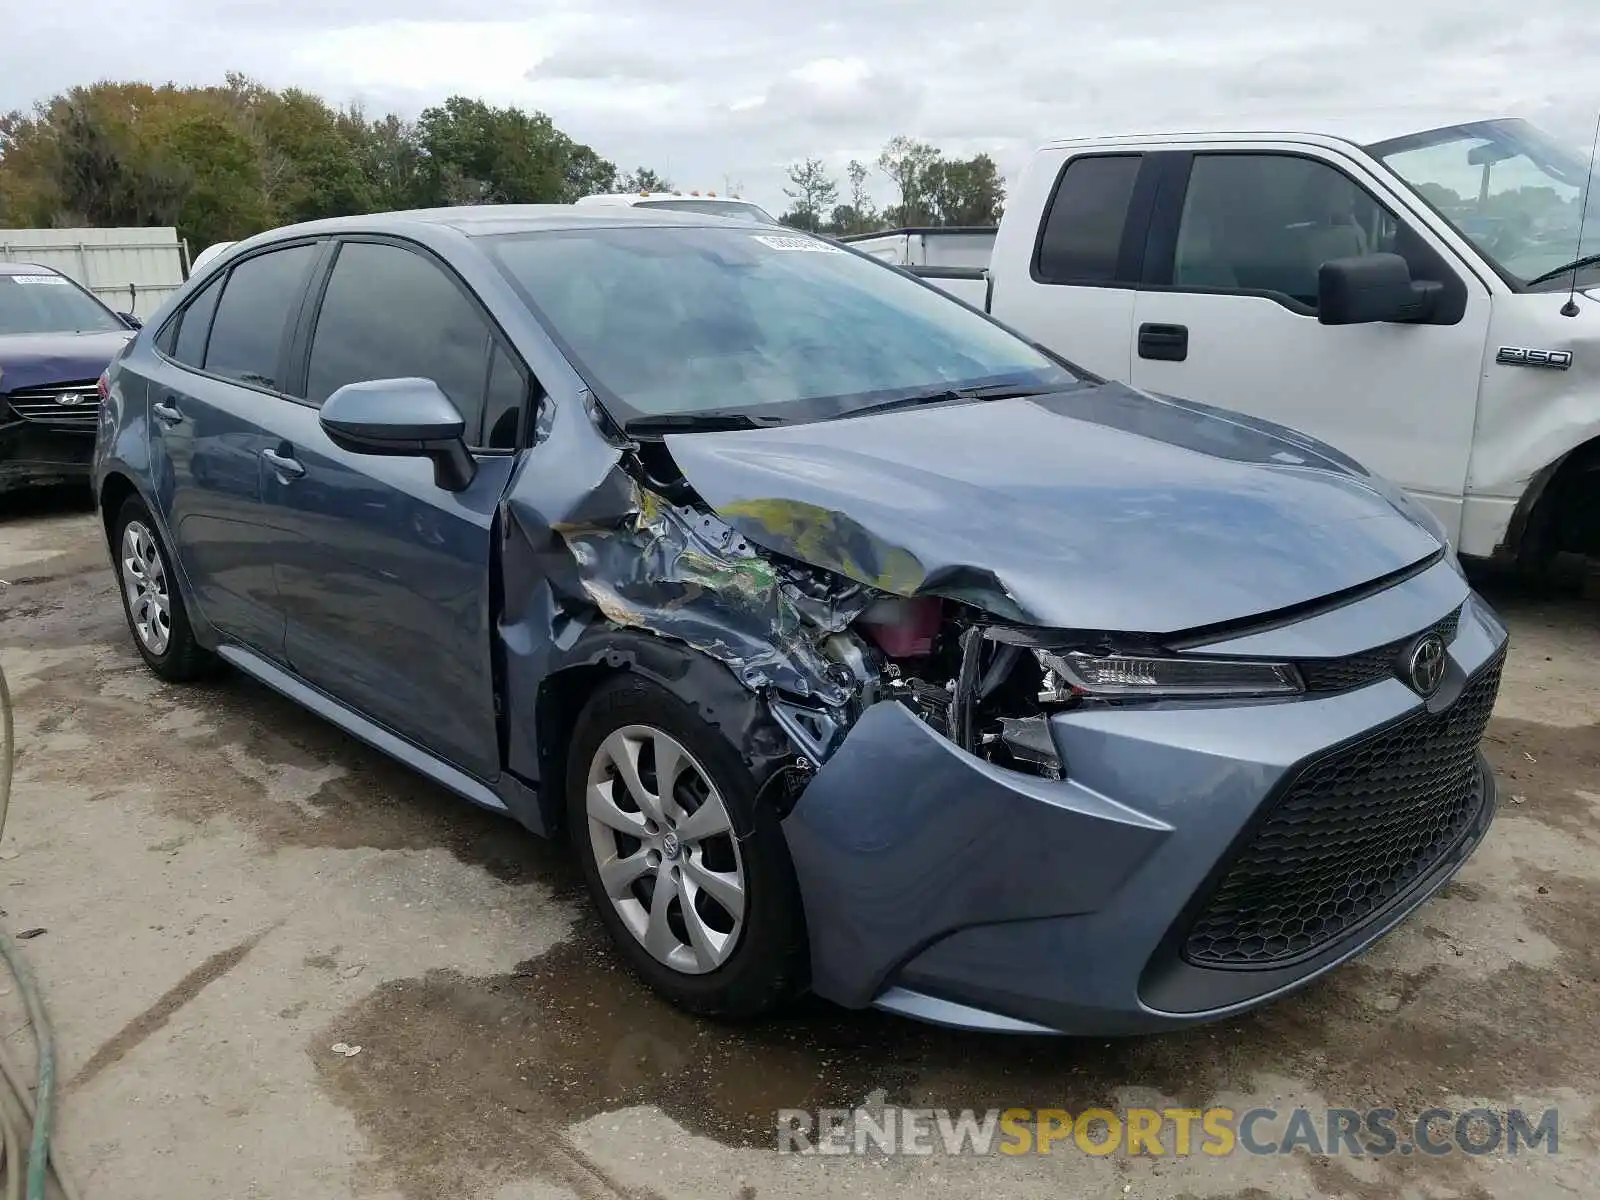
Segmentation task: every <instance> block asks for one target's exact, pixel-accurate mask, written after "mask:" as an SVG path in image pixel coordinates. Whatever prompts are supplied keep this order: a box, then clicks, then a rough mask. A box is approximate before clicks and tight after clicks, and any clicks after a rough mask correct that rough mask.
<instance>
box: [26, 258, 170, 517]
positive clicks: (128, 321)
mask: <svg viewBox="0 0 1600 1200" xmlns="http://www.w3.org/2000/svg"><path fill="white" fill-rule="evenodd" d="M137 328H138V321H137V320H135V319H134V318H133V317H130V316H128V315H126V314H119V313H115V312H112V311H111V310H110V309H109V308H107V307H106V306H105V305H104V304H102V303H100V301H99V300H97V299H95V297H94V295H93V294H92V293H91V292H88V291H86V290H84V289H83V288H82V287H80V286H79V285H78V284H76V283H74V282H73V281H72V280H70V279H68V278H67V277H66V276H65V275H62V274H60V273H58V272H56V271H52V270H50V269H49V268H48V267H40V266H34V265H32V264H29V263H0V493H5V492H9V491H11V490H13V489H15V488H19V487H28V486H32V485H37V484H50V483H65V482H70V481H72V480H87V479H88V477H89V463H90V460H91V458H92V457H93V455H94V433H95V425H96V423H97V422H98V420H99V414H100V396H99V393H98V390H97V381H98V380H99V378H100V375H101V373H102V372H103V371H104V370H105V369H106V367H107V366H108V365H110V362H111V359H112V358H113V357H114V356H115V355H116V353H117V352H118V351H119V350H121V349H122V348H123V346H125V345H126V344H127V341H128V339H129V338H131V337H132V336H133V331H134V330H135V329H137Z"/></svg>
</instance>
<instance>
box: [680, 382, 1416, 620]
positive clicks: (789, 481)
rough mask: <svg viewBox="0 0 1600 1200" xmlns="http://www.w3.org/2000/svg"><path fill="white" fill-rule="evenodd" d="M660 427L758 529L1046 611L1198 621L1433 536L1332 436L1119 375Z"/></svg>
mask: <svg viewBox="0 0 1600 1200" xmlns="http://www.w3.org/2000/svg"><path fill="white" fill-rule="evenodd" d="M666 443H667V448H668V449H669V451H670V452H671V454H672V456H673V458H674V460H675V461H676V462H677V464H678V467H679V469H680V470H681V471H682V472H683V474H684V477H685V478H686V479H687V480H688V482H689V483H690V484H691V485H692V486H693V487H694V488H695V490H696V491H697V492H699V494H700V496H701V497H702V498H703V499H704V500H705V502H706V503H707V504H708V505H709V506H710V507H711V508H712V509H713V510H715V511H716V513H717V514H718V515H719V516H721V517H722V518H723V519H724V520H725V521H727V522H728V523H729V524H731V525H732V526H734V527H735V528H736V529H738V530H739V532H740V533H742V534H744V536H746V537H748V538H749V539H750V540H751V541H752V542H755V543H756V544H757V545H760V546H763V547H766V548H767V549H769V550H774V551H777V552H779V553H783V554H788V555H790V556H792V557H795V558H798V559H801V560H803V561H805V562H808V563H811V564H812V565H814V566H818V567H822V568H825V569H828V570H832V571H837V572H839V573H840V574H843V575H846V576H848V577H850V578H852V579H856V580H859V581H861V582H863V583H867V584H870V585H872V586H874V587H878V588H882V589H884V590H885V591H889V592H894V593H897V594H900V595H918V594H929V595H943V596H951V597H955V598H958V599H962V600H966V601H968V602H970V603H973V604H975V605H978V606H979V607H981V608H984V609H986V610H988V611H989V612H991V613H993V614H995V615H996V616H999V617H1002V618H1005V619H1010V620H1017V621H1026V622H1028V623H1030V624H1035V625H1040V626H1047V627H1051V628H1061V629H1093V630H1112V631H1126V632H1140V633H1151V634H1168V633H1176V632H1180V631H1185V630H1191V629H1197V628H1200V627H1203V626H1209V625H1214V624H1218V623H1221V622H1227V621H1235V620H1239V619H1242V618H1248V617H1253V616H1257V615H1261V614H1266V613H1271V612H1274V611H1276V610H1279V609H1284V608H1289V607H1291V606H1294V605H1298V604H1303V603H1306V602H1308V601H1313V600H1316V599H1319V598H1321V597H1323V596H1326V595H1328V594H1330V593H1333V592H1338V591H1342V590H1344V589H1347V588H1352V587H1357V586H1360V585H1362V584H1366V583H1369V582H1371V581H1373V580H1375V579H1378V578H1381V577H1382V576H1385V575H1388V574H1390V573H1392V572H1395V571H1398V570H1401V569H1403V568H1406V567H1409V566H1412V565H1414V564H1416V563H1418V562H1421V561H1423V560H1425V559H1427V558H1429V557H1431V556H1432V555H1434V554H1435V553H1437V552H1438V551H1439V550H1440V549H1441V543H1440V541H1439V540H1438V539H1437V538H1435V537H1434V536H1433V534H1431V533H1429V532H1428V530H1427V529H1425V528H1424V527H1423V526H1422V525H1421V524H1419V523H1418V522H1417V521H1415V520H1413V519H1412V518H1411V517H1409V516H1407V515H1405V513H1403V512H1402V511H1401V508H1400V505H1401V504H1403V503H1405V502H1404V501H1400V500H1396V499H1391V498H1390V496H1392V494H1393V493H1392V492H1391V493H1390V495H1387V496H1386V494H1385V491H1386V485H1384V484H1382V483H1380V482H1378V481H1375V480H1371V479H1369V478H1367V477H1366V476H1365V475H1364V474H1362V473H1360V471H1359V468H1357V467H1355V466H1354V464H1352V463H1350V461H1349V460H1348V459H1346V458H1344V457H1343V456H1342V455H1339V454H1338V453H1337V452H1335V451H1333V450H1331V449H1329V448H1328V447H1326V446H1323V445H1322V444H1320V443H1318V442H1316V441H1314V440H1312V439H1309V438H1305V437H1303V436H1301V435H1297V434H1293V433H1291V432H1290V431H1288V430H1284V429H1282V428H1281V427H1278V426H1273V425H1271V424H1269V423H1265V422H1259V421H1255V420H1253V419H1251V418H1246V417H1240V416H1237V415H1235V414H1226V413H1222V412H1221V411H1220V410H1217V409H1210V408H1207V407H1206V406H1203V405H1198V404H1192V403H1189V402H1187V401H1179V400H1171V399H1168V398H1165V397H1154V396H1151V395H1148V394H1146V393H1143V392H1138V391H1135V390H1133V389H1131V388H1128V387H1126V386H1124V385H1121V384H1099V385H1091V384H1084V385H1082V386H1080V387H1076V388H1073V389H1071V390H1069V391H1064V392H1061V393H1056V394H1052V395H1049V396H1041V397H1028V398H1018V399H1013V400H994V401H988V402H985V403H971V404H948V405H939V406H934V407H925V408H917V409H909V410H900V411H896V412H890V413H882V414H877V415H872V416H863V417H855V418H849V419H844V420H835V421H823V422H816V423H811V424H804V425H792V426H787V427H777V428H773V429H756V430H745V431H737V432H731V433H689V434H674V435H671V436H669V437H668V438H667V439H666Z"/></svg>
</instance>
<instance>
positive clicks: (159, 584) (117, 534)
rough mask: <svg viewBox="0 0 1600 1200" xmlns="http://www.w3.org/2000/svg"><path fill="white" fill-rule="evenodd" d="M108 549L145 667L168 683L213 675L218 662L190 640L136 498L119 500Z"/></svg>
mask: <svg viewBox="0 0 1600 1200" xmlns="http://www.w3.org/2000/svg"><path fill="white" fill-rule="evenodd" d="M111 552H112V555H113V557H114V558H115V560H116V570H117V590H118V591H119V592H120V593H121V594H122V611H123V613H124V614H125V615H126V616H127V618H128V632H130V633H131V634H133V644H134V647H135V649H137V650H138V651H139V657H140V658H142V659H144V661H145V665H146V666H147V667H149V668H150V669H151V670H152V671H154V672H155V673H156V674H157V675H159V676H161V678H163V679H166V680H170V681H171V682H173V683H184V682H187V681H189V680H192V679H202V678H204V677H206V676H208V675H211V674H214V673H215V672H216V670H217V667H218V666H219V665H220V664H219V660H218V659H217V657H216V656H215V655H214V654H212V653H211V652H210V651H209V650H207V649H206V648H205V647H204V646H202V645H201V644H200V643H199V642H198V641H196V640H195V636H194V629H193V627H192V626H191V625H190V624H189V614H188V610H187V609H185V608H184V605H183V593H182V591H181V590H180V589H179V587H178V577H177V573H176V572H175V571H174V570H173V568H172V558H171V556H170V555H169V554H168V553H167V547H166V545H165V544H164V543H163V542H162V540H161V535H160V533H158V532H157V530H156V523H155V521H154V519H153V518H152V517H151V516H150V510H149V509H148V508H146V507H145V503H144V501H143V500H141V499H139V497H137V496H129V497H128V498H127V499H126V500H125V501H123V504H122V508H121V509H120V510H119V511H118V513H117V519H116V523H115V524H114V525H113V526H112V535H111Z"/></svg>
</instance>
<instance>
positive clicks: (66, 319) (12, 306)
mask: <svg viewBox="0 0 1600 1200" xmlns="http://www.w3.org/2000/svg"><path fill="white" fill-rule="evenodd" d="M126 328H127V327H126V326H125V325H123V323H122V322H121V321H119V320H118V319H117V318H116V317H115V316H113V315H112V313H111V312H110V311H109V310H108V309H107V308H106V307H105V306H104V305H102V304H101V303H100V302H99V301H98V300H95V299H94V298H93V297H91V296H89V295H88V294H87V293H85V292H83V291H82V290H81V289H80V288H78V286H77V285H76V284H74V283H73V282H72V281H71V280H70V279H67V278H65V277H63V276H61V275H0V335H4V334H8V333H98V332H101V331H103V330H107V329H126Z"/></svg>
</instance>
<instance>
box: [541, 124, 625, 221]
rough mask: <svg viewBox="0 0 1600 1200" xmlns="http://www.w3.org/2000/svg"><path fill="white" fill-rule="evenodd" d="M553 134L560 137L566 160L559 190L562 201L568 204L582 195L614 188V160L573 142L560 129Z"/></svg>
mask: <svg viewBox="0 0 1600 1200" xmlns="http://www.w3.org/2000/svg"><path fill="white" fill-rule="evenodd" d="M556 136H557V137H558V138H559V139H560V146H559V150H560V153H561V154H562V155H563V156H564V162H565V164H566V165H565V171H566V187H565V189H564V190H563V191H562V193H561V199H562V200H563V201H565V202H566V203H568V204H571V203H572V202H573V201H574V200H579V199H581V198H583V197H584V196H593V195H597V194H600V193H604V192H614V191H616V190H617V168H616V164H614V163H612V162H610V161H608V160H607V159H604V158H601V157H600V156H599V155H598V154H596V153H595V152H594V151H593V150H592V149H590V148H589V147H588V146H585V145H583V144H582V143H581V142H574V141H573V140H572V139H571V138H569V137H567V136H566V135H565V134H563V133H558V134H557V135H556Z"/></svg>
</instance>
